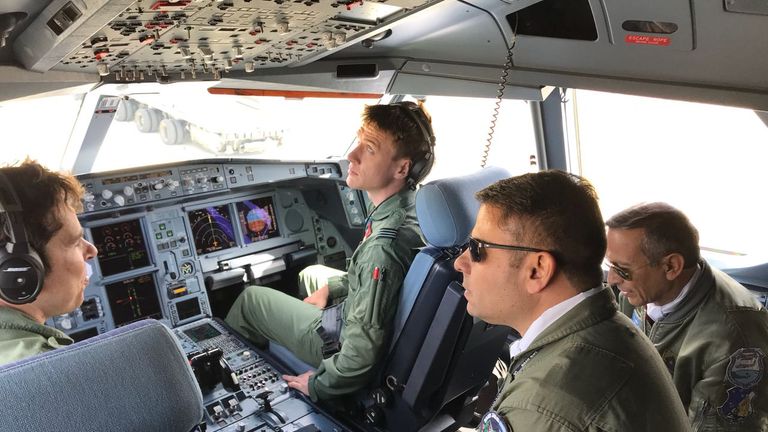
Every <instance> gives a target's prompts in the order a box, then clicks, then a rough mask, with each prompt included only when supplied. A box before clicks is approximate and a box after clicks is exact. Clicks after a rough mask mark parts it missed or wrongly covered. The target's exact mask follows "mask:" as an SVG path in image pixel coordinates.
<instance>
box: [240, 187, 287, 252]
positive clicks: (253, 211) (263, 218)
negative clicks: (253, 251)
mask: <svg viewBox="0 0 768 432" xmlns="http://www.w3.org/2000/svg"><path fill="white" fill-rule="evenodd" d="M237 217H238V219H239V220H240V227H241V228H242V229H243V242H244V243H245V244H250V243H255V242H257V241H261V240H266V239H270V238H273V237H278V236H279V235H280V230H279V229H278V227H277V219H276V218H275V205H274V202H273V201H272V197H263V198H254V199H249V200H245V201H241V202H239V203H237Z"/></svg>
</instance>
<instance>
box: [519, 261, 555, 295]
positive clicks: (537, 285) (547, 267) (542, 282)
mask: <svg viewBox="0 0 768 432" xmlns="http://www.w3.org/2000/svg"><path fill="white" fill-rule="evenodd" d="M523 265H524V266H526V267H527V269H526V271H527V272H528V283H527V284H526V286H527V291H528V293H529V294H536V293H538V292H541V291H542V290H543V289H544V288H546V287H547V286H549V283H550V282H551V281H552V279H554V277H555V270H556V269H557V262H556V261H555V257H553V256H552V254H550V253H548V252H537V253H535V254H530V257H529V258H528V259H526V260H524V261H523Z"/></svg>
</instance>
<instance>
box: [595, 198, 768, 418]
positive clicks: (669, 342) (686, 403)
mask: <svg viewBox="0 0 768 432" xmlns="http://www.w3.org/2000/svg"><path fill="white" fill-rule="evenodd" d="M606 225H608V250H607V252H606V261H607V265H608V267H609V268H610V270H609V273H608V283H610V284H611V285H613V286H615V287H616V288H617V289H618V291H619V292H620V294H619V302H620V304H621V307H622V310H623V311H624V313H625V314H627V316H629V317H631V318H632V321H633V322H634V323H635V325H637V327H638V328H640V330H641V331H644V332H645V333H646V334H647V335H648V337H649V338H650V339H651V342H653V344H654V346H655V347H656V349H657V350H658V351H659V354H660V355H661V358H662V360H663V361H664V363H665V364H666V365H667V367H668V368H669V372H670V373H671V374H672V380H673V381H674V383H675V387H676V388H677V391H678V393H679V394H680V399H681V400H682V402H683V407H684V408H686V409H687V410H688V418H689V419H690V421H691V426H692V427H693V429H694V430H695V431H709V430H717V431H747V430H749V431H766V430H768V378H765V376H764V375H765V373H766V367H765V362H766V355H768V311H766V310H765V308H764V307H763V306H762V305H761V304H760V302H758V301H757V299H756V298H755V296H754V295H753V294H752V293H750V292H749V291H748V290H747V289H746V288H744V287H743V286H741V285H740V284H739V283H738V282H736V281H735V280H733V279H731V277H730V276H728V275H726V274H725V273H723V272H721V271H719V270H717V269H714V268H712V267H711V266H710V265H709V264H708V263H707V262H706V261H704V260H703V259H701V255H700V251H699V233H698V230H697V229H696V228H695V227H694V226H693V224H691V222H690V221H689V220H688V218H687V217H686V216H685V214H683V213H682V212H681V211H680V210H678V209H676V208H674V207H672V206H671V205H669V204H666V203H661V202H656V203H646V204H639V205H636V206H633V207H630V208H628V209H626V210H623V211H621V212H619V213H618V214H616V215H614V216H613V217H611V218H610V219H609V220H608V221H607V222H606Z"/></svg>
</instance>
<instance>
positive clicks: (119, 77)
mask: <svg viewBox="0 0 768 432" xmlns="http://www.w3.org/2000/svg"><path fill="white" fill-rule="evenodd" d="M437 1H439V0H378V1H362V0H223V1H199V0H198V1H192V0H177V1H171V0H167V1H143V0H142V1H135V2H130V1H128V2H127V3H126V2H125V1H123V3H126V4H122V3H120V1H119V0H118V1H117V2H114V1H113V2H109V3H108V4H109V5H110V6H113V5H114V4H121V7H120V9H119V10H118V11H116V12H115V13H111V14H107V13H92V12H93V11H94V10H96V8H95V7H93V6H88V5H86V4H84V3H87V0H72V1H70V2H69V3H72V4H74V5H75V6H78V5H79V7H77V9H78V10H79V11H81V16H80V17H76V18H75V19H70V20H69V21H67V20H64V21H65V23H66V25H68V26H69V28H68V29H64V30H63V31H59V30H60V29H52V28H51V27H50V26H49V25H47V22H48V21H49V20H50V16H53V15H55V14H56V13H58V12H57V11H55V10H52V11H51V13H47V14H45V13H44V14H41V16H40V18H38V20H37V21H36V22H35V34H32V33H30V34H25V35H22V36H21V37H19V42H18V43H21V44H23V43H25V42H24V41H23V39H25V37H26V39H27V40H32V39H34V38H38V37H39V32H43V33H45V34H46V35H47V36H48V39H49V43H47V45H46V46H36V47H33V49H27V50H26V57H27V58H28V61H27V62H25V65H28V67H33V66H34V68H35V70H40V71H42V70H47V69H50V68H54V69H57V70H69V71H89V72H94V73H95V72H99V73H100V74H101V75H102V76H105V77H108V78H107V79H108V80H115V81H144V80H154V79H157V80H158V81H160V82H165V81H171V80H178V79H180V78H182V79H183V78H186V77H189V78H195V79H220V78H222V77H223V76H224V75H225V74H226V73H228V72H230V71H245V72H251V71H253V70H255V69H263V68H271V67H283V66H291V65H298V64H303V63H305V62H307V61H311V60H315V59H317V58H320V57H323V56H325V55H327V54H330V53H331V52H334V51H336V50H338V49H341V48H343V47H345V46H348V45H349V44H351V43H354V42H357V41H360V40H363V39H365V38H366V37H369V36H373V35H375V34H376V33H378V32H380V31H382V29H383V28H384V27H387V26H389V25H391V24H392V23H394V22H395V21H397V20H398V19H400V18H402V17H404V16H406V15H408V14H410V13H413V12H415V11H418V10H420V9H422V8H424V7H426V6H429V5H430V4H432V3H436V2H437ZM91 2H96V0H91ZM62 3H63V2H54V4H55V5H56V7H61V5H62ZM98 3H99V4H101V3H104V0H101V1H99V2H98ZM52 6H53V5H52ZM104 7H105V6H102V7H101V9H104ZM49 9H51V8H49ZM46 12H47V10H46ZM70 15H71V16H73V17H74V16H75V15H76V14H75V15H72V14H69V15H66V14H65V16H70ZM110 15H111V16H110ZM97 21H98V25H96V24H97V23H96V22H97ZM57 32H58V34H57ZM64 49H66V51H64V52H62V51H63V50H64ZM42 59H45V61H42ZM54 59H55V60H54Z"/></svg>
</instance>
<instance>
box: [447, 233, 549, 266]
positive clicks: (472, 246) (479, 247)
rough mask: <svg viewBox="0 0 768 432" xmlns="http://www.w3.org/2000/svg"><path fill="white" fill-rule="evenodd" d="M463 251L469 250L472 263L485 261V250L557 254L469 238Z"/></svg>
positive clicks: (544, 250)
mask: <svg viewBox="0 0 768 432" xmlns="http://www.w3.org/2000/svg"><path fill="white" fill-rule="evenodd" d="M462 249H463V250H466V249H469V257H470V258H471V259H472V262H476V263H479V262H480V261H482V260H483V249H506V250H514V251H520V252H547V253H549V254H552V255H553V256H554V255H555V253H554V252H553V251H549V250H546V249H537V248H532V247H528V246H514V245H502V244H496V243H489V242H485V241H482V240H478V239H476V238H472V237H470V238H469V241H468V242H467V244H465V245H464V247H463V248H462Z"/></svg>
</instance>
